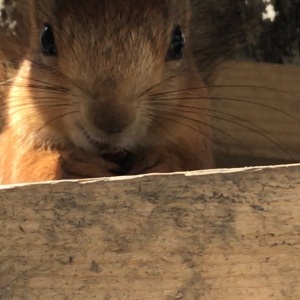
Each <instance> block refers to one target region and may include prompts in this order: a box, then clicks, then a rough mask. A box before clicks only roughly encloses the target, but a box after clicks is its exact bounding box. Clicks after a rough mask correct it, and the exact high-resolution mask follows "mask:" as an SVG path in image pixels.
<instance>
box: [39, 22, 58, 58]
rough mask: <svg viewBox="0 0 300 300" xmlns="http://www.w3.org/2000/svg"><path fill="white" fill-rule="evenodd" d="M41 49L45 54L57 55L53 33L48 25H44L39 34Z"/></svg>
mask: <svg viewBox="0 0 300 300" xmlns="http://www.w3.org/2000/svg"><path fill="white" fill-rule="evenodd" d="M41 49H42V53H43V54H45V55H51V56H57V50H56V46H55V39H54V34H53V31H52V29H51V28H50V26H48V25H45V28H44V30H43V32H42V34H41Z"/></svg>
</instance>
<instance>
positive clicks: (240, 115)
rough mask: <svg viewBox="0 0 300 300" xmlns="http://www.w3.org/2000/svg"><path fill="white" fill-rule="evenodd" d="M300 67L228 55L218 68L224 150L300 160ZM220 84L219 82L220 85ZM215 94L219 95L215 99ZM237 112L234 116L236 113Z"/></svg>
mask: <svg viewBox="0 0 300 300" xmlns="http://www.w3.org/2000/svg"><path fill="white" fill-rule="evenodd" d="M299 78H300V67H296V66H291V65H275V64H267V63H253V62H242V61H228V62H224V63H223V64H222V65H220V67H219V69H218V71H217V72H216V73H215V75H214V78H213V82H212V88H211V96H212V97H213V100H212V101H213V105H214V109H215V110H216V111H218V113H214V126H215V127H216V128H219V129H220V130H215V139H216V141H217V143H216V145H217V144H218V143H219V144H221V145H222V147H223V149H221V148H219V149H218V151H219V152H221V153H222V155H224V153H225V155H226V151H224V149H226V150H228V153H230V155H232V156H237V155H245V156H252V157H261V158H265V159H282V160H290V161H298V162H299V161H300V151H299V149H300V139H299V133H300V117H299V116H300V85H299ZM214 86H215V87H214ZM214 97H215V98H216V99H214ZM230 115H231V116H230Z"/></svg>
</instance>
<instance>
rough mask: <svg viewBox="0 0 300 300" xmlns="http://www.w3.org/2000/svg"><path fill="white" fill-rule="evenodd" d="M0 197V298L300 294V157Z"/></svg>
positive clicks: (16, 190) (229, 299)
mask: <svg viewBox="0 0 300 300" xmlns="http://www.w3.org/2000/svg"><path fill="white" fill-rule="evenodd" d="M120 179H122V180H120ZM0 202H1V205H0V207H1V208H0V228H1V234H0V244H1V249H0V299H30V300H32V299H59V300H60V299H62V300H66V299H79V300H80V299H84V300H86V299H103V300H109V299H130V300H138V299H139V300H140V299H143V300H148V299H149V300H150V299H151V300H152V299H153V300H160V299H162V300H171V299H172V300H181V299H186V300H192V299H201V300H203V299H207V300H250V299H251V300H256V299H257V300H262V299H263V300H269V299H272V300H273V299H277V300H286V299H288V300H298V299H300V279H299V278H300V251H299V250H300V165H295V166H278V167H274V168H272V167H269V168H252V169H241V170H239V169H233V170H215V171H206V172H192V173H186V174H172V175H165V176H159V175H149V176H140V177H137V178H111V179H99V180H85V181H80V182H59V183H42V184H35V185H23V186H17V187H15V186H12V187H9V186H6V187H5V186H4V187H3V188H2V189H1V190H0Z"/></svg>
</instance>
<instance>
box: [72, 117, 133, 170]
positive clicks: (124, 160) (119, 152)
mask: <svg viewBox="0 0 300 300" xmlns="http://www.w3.org/2000/svg"><path fill="white" fill-rule="evenodd" d="M76 125H77V127H78V128H79V129H80V131H81V133H82V134H83V136H84V137H85V139H87V140H88V142H89V143H90V144H92V145H93V146H94V147H95V148H97V149H98V151H99V153H100V155H101V156H102V157H103V158H104V159H105V160H108V161H111V162H114V163H117V164H120V165H123V164H128V161H131V160H132V153H131V152H130V151H128V150H127V149H124V148H122V147H116V146H113V145H111V144H109V143H106V142H100V141H98V140H97V139H95V138H94V137H93V136H92V135H90V134H89V133H88V131H87V130H86V129H85V128H84V127H83V126H82V125H81V124H80V123H77V124H76Z"/></svg>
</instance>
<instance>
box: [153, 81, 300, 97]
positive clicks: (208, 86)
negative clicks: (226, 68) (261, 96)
mask: <svg viewBox="0 0 300 300" xmlns="http://www.w3.org/2000/svg"><path fill="white" fill-rule="evenodd" d="M211 88H241V89H245V88H257V89H264V90H267V91H272V92H276V93H279V94H283V95H289V96H292V97H296V98H300V95H297V94H294V93H291V92H289V91H285V90H279V89H276V88H272V87H268V86H259V85H240V84H239V85H234V84H228V85H226V84H219V85H215V84H214V85H203V86H199V87H193V88H186V89H179V90H173V91H166V92H161V93H153V94H152V95H151V96H154V97H156V96H164V95H169V94H177V93H180V92H188V91H196V90H201V89H211Z"/></svg>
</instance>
